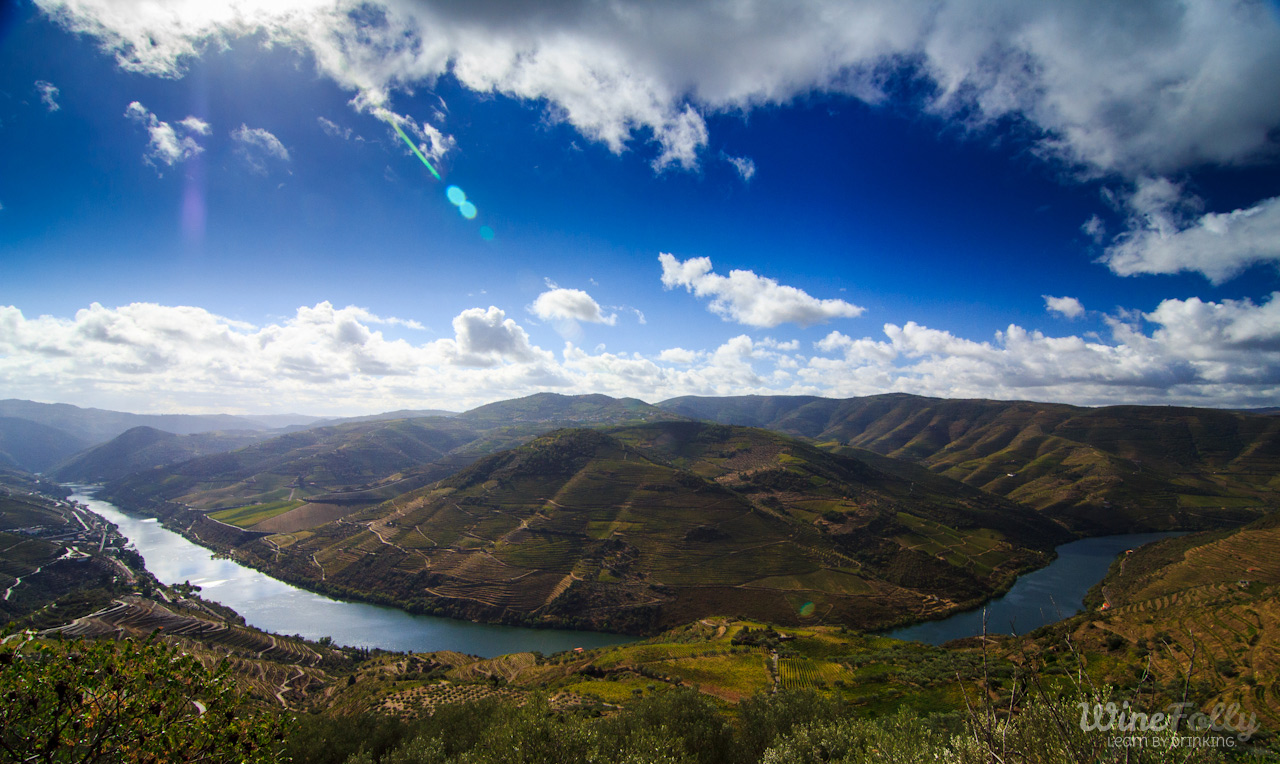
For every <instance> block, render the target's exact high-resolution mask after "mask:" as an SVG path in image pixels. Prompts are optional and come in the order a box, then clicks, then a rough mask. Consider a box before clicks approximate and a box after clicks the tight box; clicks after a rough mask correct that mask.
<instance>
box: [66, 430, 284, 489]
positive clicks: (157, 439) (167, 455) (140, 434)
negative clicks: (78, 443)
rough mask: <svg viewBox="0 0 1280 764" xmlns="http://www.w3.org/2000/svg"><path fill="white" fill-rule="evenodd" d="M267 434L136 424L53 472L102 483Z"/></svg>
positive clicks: (229, 448)
mask: <svg viewBox="0 0 1280 764" xmlns="http://www.w3.org/2000/svg"><path fill="white" fill-rule="evenodd" d="M265 437H266V436H265V435H264V434H262V433H253V432H230V433H198V434H195V435H174V434H173V433H170V432H164V431H163V430H157V429H155V428H154V427H134V428H133V429H131V430H126V431H125V432H123V433H121V434H120V435H117V436H116V437H114V438H112V439H111V440H109V441H107V442H106V443H103V444H101V445H97V446H94V447H93V448H90V449H88V450H86V451H83V452H81V453H79V454H76V455H75V456H73V457H72V458H70V459H67V460H65V461H63V462H62V463H60V464H58V466H57V467H55V468H54V469H53V470H51V471H50V473H49V475H50V477H52V478H53V479H54V480H58V481H60V482H64V483H101V482H104V481H107V480H116V479H119V478H122V477H124V476H125V475H128V474H129V473H132V472H137V471H139V470H144V469H150V468H153V467H163V466H166V465H169V464H176V463H178V462H183V461H186V460H188V459H193V458H195V457H198V456H206V455H209V454H220V453H224V452H226V451H232V450H235V449H237V448H242V447H244V446H247V445H249V444H251V443H255V442H257V441H260V440H262V439H263V438H265Z"/></svg>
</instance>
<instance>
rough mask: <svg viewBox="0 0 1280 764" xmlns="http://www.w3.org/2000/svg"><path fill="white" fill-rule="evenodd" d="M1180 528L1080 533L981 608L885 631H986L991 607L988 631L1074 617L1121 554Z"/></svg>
mask: <svg viewBox="0 0 1280 764" xmlns="http://www.w3.org/2000/svg"><path fill="white" fill-rule="evenodd" d="M1181 535H1182V534H1181V533H1177V532H1171V533H1130V534H1125V535H1121V536H1099V537H1096V538H1088V539H1081V540H1079V541H1072V542H1070V543H1068V544H1063V545H1062V546H1060V547H1058V559H1056V560H1054V561H1053V562H1052V563H1050V564H1049V565H1048V566H1047V567H1044V568H1041V569H1040V570H1036V571H1032V572H1030V573H1027V574H1025V575H1023V576H1021V577H1019V578H1018V580H1017V581H1016V582H1015V583H1014V585H1013V587H1012V588H1010V589H1009V591H1008V592H1006V593H1005V594H1004V596H1001V597H997V598H996V599H994V600H991V601H990V602H988V603H987V604H986V605H985V606H983V607H980V608H978V609H976V610H967V611H965V612H963V613H956V614H955V615H952V616H949V617H947V618H944V619H942V620H940V621H928V622H926V623H919V624H916V625H915V626H907V627H904V628H901V629H897V630H896V631H891V632H889V633H887V634H885V636H887V637H893V638H894V639H906V640H915V641H917V642H927V643H929V644H931V645H940V644H942V643H943V642H949V641H951V640H953V639H961V638H963V637H973V636H977V635H979V634H981V633H982V618H983V613H984V611H985V613H986V619H987V633H988V634H1026V633H1027V632H1029V631H1032V630H1034V629H1038V628H1040V627H1041V626H1045V625H1047V624H1050V623H1053V622H1054V621H1060V620H1062V619H1063V618H1070V617H1071V616H1073V615H1075V614H1076V613H1079V612H1080V610H1081V609H1082V608H1083V607H1084V595H1085V594H1087V593H1088V592H1089V590H1090V589H1092V588H1093V586H1094V585H1095V584H1097V583H1098V582H1099V581H1101V580H1102V577H1103V576H1105V575H1106V574H1107V569H1108V568H1110V567H1111V563H1112V562H1113V561H1114V560H1115V558H1116V556H1117V555H1120V554H1123V553H1124V552H1125V551H1126V550H1128V549H1136V548H1137V547H1140V546H1142V545H1143V544H1150V543H1151V542H1153V541H1159V540H1160V539H1164V538H1169V537H1170V536H1181Z"/></svg>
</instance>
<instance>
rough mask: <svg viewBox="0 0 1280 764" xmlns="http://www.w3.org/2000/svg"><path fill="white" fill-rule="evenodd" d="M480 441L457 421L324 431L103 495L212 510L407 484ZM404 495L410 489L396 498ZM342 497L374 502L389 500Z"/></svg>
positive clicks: (146, 476)
mask: <svg viewBox="0 0 1280 764" xmlns="http://www.w3.org/2000/svg"><path fill="white" fill-rule="evenodd" d="M476 437H477V433H476V432H475V431H473V430H471V429H470V428H468V427H466V426H464V425H461V424H458V423H456V422H454V421H453V420H452V419H403V420H392V421H382V420H377V421H370V422H355V423H351V424H343V425H337V426H334V427H320V428H314V429H308V430H302V431H298V432H292V433H288V434H286V435H281V436H277V437H274V438H271V439H269V440H264V441H261V442H258V443H254V444H252V445H249V446H245V447H243V448H239V449H236V450H233V451H229V452H225V453H220V454H213V455H209V456H202V457H198V458H194V459H190V460H188V461H185V462H181V463H178V464H173V465H170V466H167V467H162V468H157V469H150V470H145V471H142V472H135V473H133V474H130V475H128V476H126V477H123V478H121V479H119V480H115V481H112V482H111V483H109V484H108V485H107V486H106V491H105V494H104V495H109V496H112V497H114V498H116V499H119V500H120V501H122V502H124V504H125V505H126V506H133V507H139V506H147V505H149V504H152V503H155V502H164V501H170V502H177V503H182V504H189V505H191V506H194V507H199V508H203V509H211V508H216V507H232V506H238V505H243V504H247V503H254V502H269V501H282V500H292V499H294V498H295V497H303V496H306V497H312V496H315V497H319V496H328V495H329V494H332V493H338V494H350V493H353V492H362V491H369V490H370V489H374V488H376V487H378V485H379V484H381V483H383V482H389V483H396V484H402V483H403V482H404V481H405V480H406V478H407V476H406V475H404V474H402V471H407V470H421V469H422V468H424V466H425V465H430V464H432V463H434V462H436V461H437V460H440V459H442V458H445V457H446V456H447V455H448V454H449V452H451V451H452V450H454V449H456V448H458V447H459V446H462V445H465V444H467V443H470V442H471V441H473V440H475V438H476ZM464 463H465V462H464ZM458 466H461V465H457V466H452V468H451V469H449V470H446V474H447V472H448V471H453V470H456V469H457V468H458ZM440 476H441V475H436V476H435V477H433V478H431V479H437V478H438V477H440ZM403 490H406V488H402V489H401V490H400V491H394V492H393V493H392V494H390V495H395V493H400V492H402V491H403ZM344 498H345V499H346V500H348V501H360V500H362V501H363V502H364V503H369V502H371V501H380V500H381V499H382V498H386V497H385V496H383V497H381V498H379V497H378V496H377V495H374V496H365V497H363V498H362V499H361V498H359V497H354V498H353V497H351V496H345V497H344Z"/></svg>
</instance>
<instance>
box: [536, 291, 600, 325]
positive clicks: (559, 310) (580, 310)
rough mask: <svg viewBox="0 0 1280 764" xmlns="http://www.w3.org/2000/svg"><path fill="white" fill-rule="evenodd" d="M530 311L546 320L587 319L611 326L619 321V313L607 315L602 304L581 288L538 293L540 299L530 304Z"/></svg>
mask: <svg viewBox="0 0 1280 764" xmlns="http://www.w3.org/2000/svg"><path fill="white" fill-rule="evenodd" d="M529 311H530V312H531V313H533V315H535V316H537V317H538V318H540V319H542V320H544V321H552V320H562V321H586V322H587V323H592V324H608V325H609V326H613V325H614V324H616V323H617V322H618V314H616V313H611V314H609V315H608V316H606V315H605V314H604V311H603V310H602V309H601V308H600V304H599V303H598V302H596V301H595V300H594V299H593V298H592V297H591V295H589V294H587V293H586V292H584V291H582V290H581V289H563V288H560V287H555V288H552V289H548V290H547V291H545V292H543V293H542V294H540V295H538V299H536V300H534V301H533V305H530V306H529Z"/></svg>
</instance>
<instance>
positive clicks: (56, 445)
mask: <svg viewBox="0 0 1280 764" xmlns="http://www.w3.org/2000/svg"><path fill="white" fill-rule="evenodd" d="M88 445H89V444H88V443H87V442H86V441H84V440H83V439H81V438H78V437H76V436H75V435H72V434H70V433H68V432H64V431H63V430H59V429H57V428H56V427H50V426H48V425H44V424H40V423H39V422H32V421H30V420H28V419H19V418H15V417H0V466H8V467H14V468H17V469H21V470H25V471H27V472H44V471H45V470H47V469H49V468H50V467H52V466H53V465H55V464H57V463H58V462H60V461H62V460H63V459H66V458H67V457H69V456H71V455H72V454H74V453H76V452H77V451H80V450H82V449H84V448H86V447H87V446H88Z"/></svg>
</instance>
